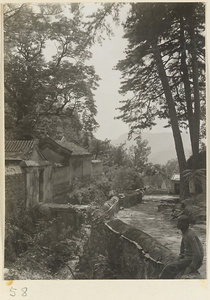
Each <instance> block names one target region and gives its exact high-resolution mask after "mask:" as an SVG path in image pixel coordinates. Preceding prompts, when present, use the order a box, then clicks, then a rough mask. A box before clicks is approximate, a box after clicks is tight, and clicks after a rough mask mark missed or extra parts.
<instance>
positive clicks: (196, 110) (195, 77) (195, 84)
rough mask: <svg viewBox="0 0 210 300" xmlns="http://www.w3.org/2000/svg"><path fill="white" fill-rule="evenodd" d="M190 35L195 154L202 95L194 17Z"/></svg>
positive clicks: (197, 146)
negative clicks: (200, 91)
mask: <svg viewBox="0 0 210 300" xmlns="http://www.w3.org/2000/svg"><path fill="white" fill-rule="evenodd" d="M189 33H190V38H191V55H192V71H193V88H194V103H195V104H194V139H195V143H196V144H195V147H196V148H195V153H193V155H195V156H196V155H198V153H199V137H200V93H199V80H198V78H199V73H198V61H197V51H196V37H195V30H194V26H193V20H192V17H190V26H189Z"/></svg>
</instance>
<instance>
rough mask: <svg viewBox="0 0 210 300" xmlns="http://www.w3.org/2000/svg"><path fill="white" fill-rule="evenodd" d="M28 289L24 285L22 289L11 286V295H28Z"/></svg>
mask: <svg viewBox="0 0 210 300" xmlns="http://www.w3.org/2000/svg"><path fill="white" fill-rule="evenodd" d="M27 291H28V288H27V287H23V288H22V289H16V288H15V287H13V286H11V288H10V296H11V297H16V296H19V295H21V296H22V297H26V296H27Z"/></svg>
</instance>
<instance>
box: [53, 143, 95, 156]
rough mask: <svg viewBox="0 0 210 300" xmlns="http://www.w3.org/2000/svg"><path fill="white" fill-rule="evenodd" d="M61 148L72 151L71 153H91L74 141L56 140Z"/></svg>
mask: <svg viewBox="0 0 210 300" xmlns="http://www.w3.org/2000/svg"><path fill="white" fill-rule="evenodd" d="M56 142H57V143H58V144H59V145H61V146H62V147H63V148H66V149H68V150H70V151H72V155H91V154H90V153H89V152H88V151H87V150H86V149H85V148H83V147H82V146H80V145H78V144H77V143H76V142H67V141H65V140H64V141H56Z"/></svg>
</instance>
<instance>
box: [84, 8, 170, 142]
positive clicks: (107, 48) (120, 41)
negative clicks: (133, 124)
mask: <svg viewBox="0 0 210 300" xmlns="http://www.w3.org/2000/svg"><path fill="white" fill-rule="evenodd" d="M126 16H127V9H126V8H125V9H124V10H123V11H122V14H121V18H122V20H125V19H126ZM113 32H114V36H113V37H112V38H111V39H109V38H106V39H105V40H104V41H103V43H102V46H100V45H99V44H95V45H94V46H93V47H92V48H91V52H92V53H93V57H92V59H91V61H90V63H91V64H92V65H94V67H95V70H96V73H97V74H98V75H99V77H100V78H101V80H100V82H99V87H98V89H97V90H96V91H95V101H96V106H97V109H98V115H97V117H96V120H97V122H98V123H99V125H100V128H99V129H98V130H97V132H96V133H95V134H94V135H95V136H96V138H98V139H102V140H104V139H105V138H108V139H111V140H112V139H117V138H118V137H119V136H120V135H122V134H124V133H126V132H128V131H129V127H128V125H127V124H125V123H124V122H122V121H121V120H116V119H115V117H117V116H118V115H119V114H120V112H119V110H117V107H120V106H121V104H120V101H121V100H125V99H126V97H123V96H122V95H120V94H119V93H118V90H119V88H120V81H121V73H120V71H117V70H113V68H114V67H115V66H116V64H117V62H118V61H119V60H121V59H123V58H125V49H126V46H127V41H126V39H124V38H123V34H124V32H123V27H122V26H118V27H117V26H115V24H114V23H113ZM163 125H165V122H164V121H162V122H161V121H159V120H158V125H157V126H155V127H154V128H153V129H152V132H163V131H170V129H164V128H163Z"/></svg>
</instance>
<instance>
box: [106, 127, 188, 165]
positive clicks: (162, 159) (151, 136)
mask: <svg viewBox="0 0 210 300" xmlns="http://www.w3.org/2000/svg"><path fill="white" fill-rule="evenodd" d="M127 137H128V134H127V133H124V134H122V135H121V136H119V138H118V139H116V140H112V141H111V144H112V145H113V146H117V145H118V146H119V145H120V144H122V143H124V142H126V145H127V147H130V146H131V145H135V144H136V141H135V140H134V138H135V136H134V138H132V139H131V140H130V141H128V140H127ZM142 139H143V140H147V141H148V146H150V147H151V154H150V155H149V157H148V161H149V162H152V163H155V164H165V163H166V162H167V161H168V160H170V159H174V158H177V157H176V151H175V145H174V139H173V135H172V133H171V132H160V133H152V132H143V133H142ZM182 139H183V143H184V149H185V155H186V158H189V156H190V155H191V146H190V139H189V135H188V134H187V133H183V134H182Z"/></svg>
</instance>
